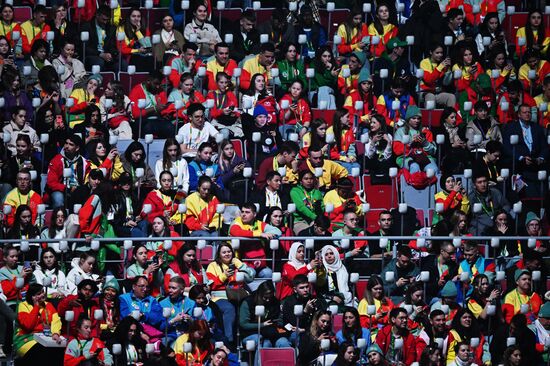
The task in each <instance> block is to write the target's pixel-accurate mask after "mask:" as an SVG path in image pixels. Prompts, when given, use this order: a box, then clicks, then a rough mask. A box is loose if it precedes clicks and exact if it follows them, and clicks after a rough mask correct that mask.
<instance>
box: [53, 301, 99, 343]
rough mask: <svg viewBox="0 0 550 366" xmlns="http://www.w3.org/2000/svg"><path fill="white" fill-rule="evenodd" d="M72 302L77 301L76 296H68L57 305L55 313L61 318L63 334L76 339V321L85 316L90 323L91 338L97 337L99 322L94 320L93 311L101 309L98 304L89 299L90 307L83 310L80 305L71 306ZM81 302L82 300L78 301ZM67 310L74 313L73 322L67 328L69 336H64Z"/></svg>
mask: <svg viewBox="0 0 550 366" xmlns="http://www.w3.org/2000/svg"><path fill="white" fill-rule="evenodd" d="M74 300H78V295H69V296H67V297H66V298H64V299H63V300H61V302H59V305H57V313H58V314H59V316H60V317H61V319H62V321H63V332H64V334H65V335H66V336H70V337H76V336H77V335H78V328H77V327H76V320H77V319H78V318H79V317H80V316H81V314H84V315H86V316H87V317H88V318H90V320H91V321H92V327H91V331H92V333H91V335H92V337H98V336H99V334H98V329H99V322H98V321H97V320H95V319H94V311H95V310H98V309H101V308H100V307H99V303H98V302H97V300H95V299H90V307H89V308H88V309H84V307H83V306H82V305H80V306H71V305H70V303H71V302H72V301H74ZM80 301H82V300H80ZM69 310H72V311H74V319H75V320H74V321H72V322H71V324H70V326H69V332H70V334H66V333H65V332H67V323H66V322H65V313H66V312H67V311H69Z"/></svg>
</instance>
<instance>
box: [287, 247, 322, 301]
mask: <svg viewBox="0 0 550 366" xmlns="http://www.w3.org/2000/svg"><path fill="white" fill-rule="evenodd" d="M304 259H305V246H304V244H303V243H301V242H299V241H295V242H294V243H292V245H291V247H290V250H289V252H288V262H286V263H285V264H284V265H283V274H282V281H281V282H282V286H281V289H280V291H279V299H280V300H282V299H284V298H285V297H287V296H290V295H292V294H293V293H294V290H293V286H292V280H293V279H294V277H296V276H297V275H300V274H303V275H306V276H307V274H308V273H309V272H311V271H313V270H315V269H316V268H318V267H319V265H320V262H319V260H318V259H317V258H314V259H313V260H312V261H311V262H310V263H309V264H306V262H305V260H304Z"/></svg>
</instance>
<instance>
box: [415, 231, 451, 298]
mask: <svg viewBox="0 0 550 366" xmlns="http://www.w3.org/2000/svg"><path fill="white" fill-rule="evenodd" d="M455 257H456V249H455V247H454V246H453V244H452V243H451V242H449V241H445V242H443V243H442V244H441V247H440V248H439V255H429V256H428V257H427V258H424V259H422V267H421V270H422V271H428V272H430V280H429V281H428V283H427V286H426V297H427V298H432V297H435V296H437V294H438V293H439V291H440V290H441V289H443V286H445V283H446V282H447V281H452V280H454V279H455V277H456V275H457V273H458V268H457V265H456V259H455Z"/></svg>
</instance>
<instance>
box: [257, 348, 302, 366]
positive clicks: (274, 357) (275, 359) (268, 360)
mask: <svg viewBox="0 0 550 366" xmlns="http://www.w3.org/2000/svg"><path fill="white" fill-rule="evenodd" d="M260 365H262V366H290V365H296V354H295V352H294V348H261V349H260Z"/></svg>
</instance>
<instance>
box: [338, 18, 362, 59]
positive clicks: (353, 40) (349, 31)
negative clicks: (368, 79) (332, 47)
mask: <svg viewBox="0 0 550 366" xmlns="http://www.w3.org/2000/svg"><path fill="white" fill-rule="evenodd" d="M336 33H337V34H338V35H339V36H340V37H342V42H341V43H340V44H339V45H338V52H339V53H340V55H341V56H350V55H351V53H352V52H354V51H363V50H364V49H365V48H366V47H368V44H367V43H365V42H363V39H364V38H365V37H368V36H369V32H368V29H367V24H366V23H364V22H363V12H362V10H361V9H360V8H355V9H352V10H351V12H350V14H349V15H348V18H347V19H346V20H345V21H344V23H342V24H340V25H339V26H338V30H337V31H336Z"/></svg>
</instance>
